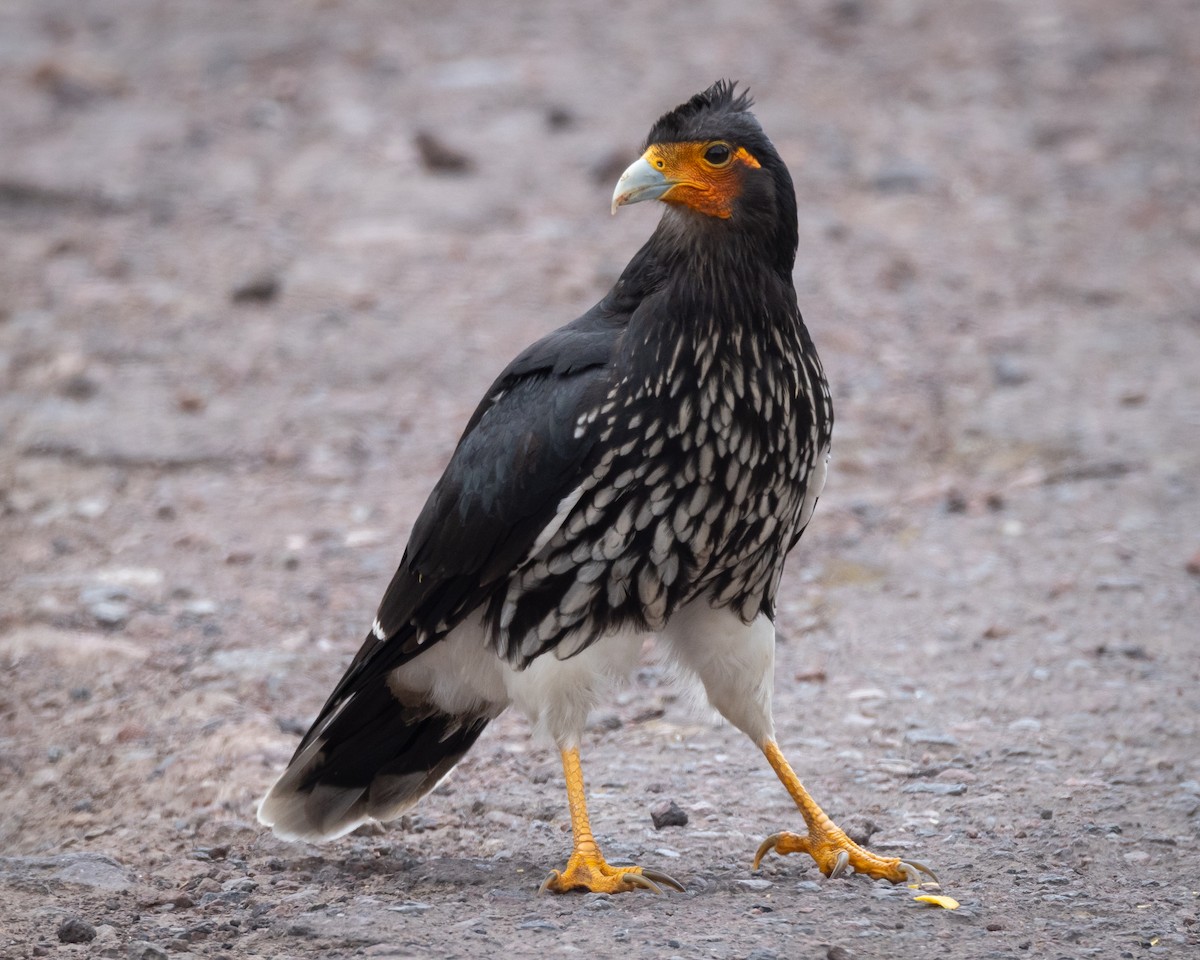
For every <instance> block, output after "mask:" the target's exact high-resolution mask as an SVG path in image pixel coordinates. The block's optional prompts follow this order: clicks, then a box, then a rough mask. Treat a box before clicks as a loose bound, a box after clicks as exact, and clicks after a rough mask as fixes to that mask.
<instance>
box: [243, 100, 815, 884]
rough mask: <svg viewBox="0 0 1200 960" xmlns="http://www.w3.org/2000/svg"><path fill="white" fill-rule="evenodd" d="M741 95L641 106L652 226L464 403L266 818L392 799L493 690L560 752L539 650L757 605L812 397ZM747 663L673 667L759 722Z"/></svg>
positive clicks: (331, 819)
mask: <svg viewBox="0 0 1200 960" xmlns="http://www.w3.org/2000/svg"><path fill="white" fill-rule="evenodd" d="M749 108H750V100H749V98H748V97H747V96H746V95H745V94H738V93H737V92H736V91H735V89H734V86H733V84H731V83H728V82H719V83H717V84H715V85H713V86H712V87H711V88H709V89H708V90H706V91H705V92H703V93H700V94H697V95H696V96H695V97H693V98H691V99H690V100H689V101H688V102H686V103H685V104H683V105H682V106H680V107H678V108H676V109H675V110H673V111H671V112H670V113H668V114H666V115H664V116H663V117H661V118H660V119H659V120H658V122H657V123H656V124H655V125H654V127H653V128H652V130H651V132H650V136H649V138H648V141H647V148H646V152H645V153H644V154H643V158H642V160H639V161H638V162H637V163H635V165H634V166H632V167H631V168H630V170H629V171H627V172H626V176H625V177H623V178H622V184H627V185H628V190H627V192H626V193H624V194H621V193H620V191H621V189H622V186H621V185H618V196H617V197H616V198H615V199H614V209H615V206H616V205H617V204H619V203H622V202H636V201H637V200H640V199H654V198H661V199H662V200H664V202H665V203H666V205H667V206H666V211H665V213H664V216H663V218H662V220H661V222H660V223H659V225H658V228H657V229H656V230H655V231H654V233H653V235H652V236H651V238H650V239H649V240H648V241H647V243H646V244H645V245H644V246H643V247H642V248H641V249H640V250H639V251H638V252H637V254H636V255H635V256H634V257H633V259H632V260H631V261H630V263H629V265H628V266H627V267H626V268H625V270H624V271H623V273H622V274H621V277H620V279H619V280H618V281H617V282H616V284H615V285H614V287H613V288H612V289H611V290H610V291H609V292H608V294H607V295H605V297H604V298H603V299H602V300H601V301H600V302H599V303H597V304H596V305H595V306H594V307H593V308H592V309H590V310H589V311H587V312H586V313H585V314H584V315H583V316H581V317H579V318H578V319H576V320H575V321H573V322H571V323H569V324H567V325H566V326H564V327H562V328H560V329H558V330H556V331H554V332H553V333H551V334H549V335H547V336H546V337H544V338H542V339H541V340H539V341H538V342H537V343H535V344H533V345H532V346H530V347H529V348H528V349H526V350H525V351H524V352H523V353H521V354H520V356H518V357H517V358H516V359H515V360H514V361H513V362H512V363H511V364H509V366H508V367H507V368H506V369H505V370H504V371H503V373H501V374H500V376H499V377H498V378H497V379H496V381H495V383H494V384H493V385H492V387H491V388H490V389H489V390H488V392H487V394H486V396H485V398H484V400H483V401H482V402H481V403H480V405H479V407H478V408H477V409H476V411H475V413H474V415H473V416H472V417H471V419H470V421H469V423H468V424H467V426H466V429H465V430H464V432H463V435H462V437H461V439H460V440H459V443H458V446H457V448H456V450H455V452H454V454H453V456H452V458H451V460H450V463H449V465H448V466H447V467H446V470H445V473H444V474H443V476H442V478H441V479H440V480H439V481H438V483H437V485H436V486H435V488H434V490H433V492H432V494H431V495H430V497H429V499H428V501H427V502H426V504H425V507H424V509H423V510H422V512H421V514H420V516H419V517H418V519H417V522H416V524H415V526H414V528H413V532H412V537H411V539H410V541H409V544H408V547H407V549H406V551H405V553H404V556H403V558H402V559H401V562H400V566H399V569H398V570H397V571H396V574H395V576H394V577H393V579H392V582H391V583H390V585H389V586H388V589H387V591H386V593H385V595H384V598H383V601H382V603H381V604H380V606H379V610H378V614H377V616H376V619H375V622H374V624H373V626H372V630H371V633H370V634H369V635H368V637H367V640H366V642H365V643H364V645H363V647H362V649H361V650H360V651H359V653H358V655H357V656H356V657H355V658H354V660H353V662H352V663H351V665H350V667H349V669H348V670H347V671H346V674H345V676H344V677H343V678H342V680H341V682H340V683H339V684H338V685H337V687H336V688H335V689H334V691H333V693H332V694H331V696H330V697H329V699H328V701H327V702H326V704H325V706H324V707H323V708H322V710H321V712H320V714H319V715H318V717H317V719H316V721H315V722H314V724H313V726H312V728H311V729H310V731H309V732H308V734H307V735H306V736H305V737H304V739H303V740H302V742H301V744H300V747H299V749H298V750H297V752H296V755H295V756H294V757H293V759H292V763H291V765H290V767H289V769H288V771H287V772H286V773H285V774H284V776H283V777H282V778H281V780H280V781H279V783H278V784H276V786H275V787H274V788H273V790H272V792H271V794H269V795H268V797H267V798H266V800H265V801H264V803H263V806H262V809H261V811H260V816H261V817H262V818H263V819H264V820H265V821H266V822H269V823H272V824H274V825H275V827H276V829H277V830H278V831H279V832H281V833H283V834H285V835H294V836H303V837H310V838H311V837H320V836H330V835H337V834H338V833H340V832H344V830H346V829H349V828H351V827H353V826H354V825H355V824H356V823H358V822H361V820H363V819H365V818H366V817H369V816H374V817H379V818H387V817H389V816H393V815H395V814H397V813H398V812H399V811H401V810H402V809H404V808H405V807H406V806H408V805H410V804H411V803H412V802H415V800H416V798H418V797H419V796H420V795H421V794H422V793H424V792H425V791H427V790H428V789H430V788H431V787H432V786H433V784H434V783H435V782H436V780H437V779H438V778H439V777H440V776H442V775H443V774H444V773H445V772H446V770H447V769H448V768H449V767H450V766H452V765H453V763H454V762H456V761H457V760H458V758H459V757H460V756H461V755H462V754H463V753H464V752H465V751H466V750H467V749H468V748H469V747H470V745H471V744H472V743H473V742H474V740H475V738H476V737H477V736H478V735H479V733H480V732H481V731H482V730H483V728H484V726H486V724H487V722H488V721H489V720H490V719H491V718H493V717H494V716H495V715H496V714H497V713H499V711H500V710H502V709H504V708H505V706H507V705H508V703H509V702H511V701H513V700H516V701H517V702H518V703H519V705H521V706H522V707H523V708H524V709H526V710H527V712H529V713H530V714H531V716H532V717H533V718H534V719H535V720H536V721H538V722H542V721H545V725H546V726H547V728H548V729H549V730H550V732H551V734H552V735H553V736H554V737H555V739H556V740H558V742H559V745H560V747H562V748H563V750H564V761H566V757H567V751H569V750H570V749H573V748H574V747H575V746H577V743H578V729H577V728H579V727H582V720H581V719H579V716H577V713H578V711H577V710H575V709H574V706H575V705H574V704H571V703H570V702H569V698H570V697H571V696H573V695H574V694H573V693H572V691H574V690H575V688H576V687H578V688H579V689H584V688H586V690H587V697H593V698H594V696H595V694H594V691H593V690H592V687H593V686H594V684H592V683H591V680H590V677H589V676H588V675H586V674H582V673H580V672H579V670H576V671H575V672H571V671H570V668H569V667H567V666H562V667H559V668H551V667H550V666H549V665H548V664H549V663H550V661H547V660H545V658H555V659H556V660H557V661H558V662H559V663H562V664H566V663H567V661H569V660H571V658H574V657H577V656H578V655H579V654H581V653H582V652H583V651H585V650H588V649H589V648H591V647H592V645H604V644H608V643H615V641H614V640H612V639H610V638H614V637H621V636H627V635H629V634H636V633H643V632H646V631H663V630H666V629H667V628H668V625H669V624H670V623H671V621H672V618H673V617H675V615H676V614H677V613H679V612H680V611H681V610H684V609H688V610H699V611H700V614H701V618H702V619H701V621H700V622H701V623H705V622H707V621H705V620H704V619H703V618H705V617H707V618H708V620H709V621H711V623H712V624H713V626H712V628H711V629H712V630H714V631H715V630H718V629H724V628H722V627H720V625H721V624H725V623H726V622H727V623H728V624H729V625H730V626H729V627H728V632H729V634H730V636H729V641H728V642H729V643H730V644H731V645H736V644H737V643H740V642H742V640H741V639H740V638H741V637H742V635H743V634H744V635H745V636H746V637H749V636H750V634H749V632H748V631H751V630H752V629H753V625H754V624H755V623H757V622H764V623H766V624H767V628H768V629H769V623H770V621H771V620H773V616H774V603H775V596H776V591H777V588H778V585H779V579H780V576H781V573H782V570H783V563H784V559H785V557H786V555H787V553H788V551H789V550H790V549H791V548H792V547H793V546H795V544H796V542H797V540H798V539H799V538H800V535H801V533H802V532H803V530H804V527H805V525H806V524H807V522H808V519H809V517H810V516H811V513H812V509H813V506H814V505H815V502H816V497H817V495H818V494H819V493H820V486H821V484H822V483H823V482H824V473H825V461H826V458H827V456H828V451H829V442H830V433H831V430H832V425H833V413H832V408H831V403H830V397H829V391H828V387H827V385H826V382H825V378H824V375H823V373H822V369H821V364H820V361H819V360H818V358H817V354H816V351H815V349H814V347H813V343H812V340H811V338H810V337H809V334H808V331H807V330H806V328H805V326H804V323H803V321H802V319H801V316H800V311H799V309H798V307H797V302H796V295H795V291H794V288H793V284H792V276H791V275H792V269H793V264H794V259H795V254H796V247H797V226H796V201H795V194H794V190H793V186H792V181H791V177H790V175H789V174H788V171H787V168H786V166H785V165H784V163H783V161H782V160H781V159H780V157H779V155H778V153H777V152H776V151H775V149H774V147H773V146H772V145H771V142H770V141H769V140H768V139H767V137H766V135H765V134H764V133H763V132H762V129H761V128H760V126H759V124H758V122H757V120H756V119H755V118H754V116H753V115H752V114H751V113H750V112H749ZM705 611H711V615H710V614H708V613H705ZM729 615H732V616H729ZM722 616H724V617H726V619H720V618H721V617H722ZM738 624H741V625H743V626H742V627H739V626H738ZM705 629H706V630H707V629H709V628H708V627H705ZM747 642H748V641H747ZM447 643H450V646H449V647H446V648H445V649H444V650H442V652H441V653H437V652H436V651H438V650H439V648H441V647H443V646H444V645H445V644H447ZM447 651H451V652H447ZM681 656H682V657H683V659H685V660H686V659H687V653H686V651H684V652H683V653H681ZM705 656H706V657H708V655H707V654H705ZM708 659H711V657H708ZM587 662H588V664H589V665H590V664H591V663H592V662H593V661H592V660H588V661H587ZM595 662H596V663H597V664H599V663H601V661H600V660H599V659H598V658H596V659H595ZM535 663H536V664H539V667H538V670H531V671H530V673H531V676H532V677H533V678H534V679H533V680H530V681H529V682H522V680H521V679H520V674H521V673H522V672H523V671H525V670H526V669H528V668H530V667H531V665H533V664H535ZM624 666H625V667H626V668H627V667H628V664H625V665H624ZM580 669H581V668H580ZM588 669H591V670H594V671H596V672H604V671H605V670H607V669H608V668H607V667H602V666H596V667H592V666H589V667H588ZM756 669H758V668H756ZM766 669H767V671H768V676H767V680H766V693H765V694H762V693H761V688H762V686H763V680H762V678H761V677H758V676H756V677H753V678H749V679H747V680H746V682H745V684H744V687H745V690H746V691H750V690H755V691H760V692H759V693H758V694H756V695H757V696H759V697H760V699H761V698H765V701H766V703H765V707H764V708H763V710H764V711H765V713H764V716H763V718H759V715H758V713H755V712H754V710H747V711H746V712H747V715H750V714H753V717H752V719H750V720H739V719H738V717H739V716H741V713H742V708H741V707H740V706H739V705H736V704H735V705H732V706H728V705H726V704H724V703H723V702H722V698H724V700H729V699H730V698H731V697H732V698H733V699H736V698H737V697H739V696H749V695H750V694H739V693H734V694H730V693H728V692H721V690H718V687H721V684H722V683H723V681H722V680H720V679H711V678H709V677H708V676H705V675H704V672H703V670H698V672H700V674H701V678H702V679H703V680H704V681H705V683H706V684H707V685H708V686H709V690H710V697H712V699H713V702H714V704H716V705H717V706H718V708H720V709H722V711H723V712H725V713H726V714H727V715H729V716H730V717H731V718H732V719H734V720H735V722H738V723H739V725H740V726H742V728H743V729H745V730H746V731H747V732H748V733H750V734H751V736H753V737H754V738H755V739H756V741H759V742H760V745H762V744H763V743H765V742H766V740H767V739H768V738H769V737H770V718H769V697H770V692H769V664H768V666H767V667H766ZM555 671H557V672H555ZM581 677H582V679H581ZM539 678H544V679H539ZM564 678H565V679H564ZM534 681H536V682H534ZM539 683H540V684H542V685H543V688H544V689H543V688H539V687H538V684H539ZM572 684H574V685H575V686H571V685H572ZM722 689H723V688H722ZM738 689H739V690H740V689H741V688H740V687H739V688H738ZM714 691H715V692H714ZM585 699H586V697H585ZM568 707H569V708H570V709H568ZM586 708H587V704H584V706H583V713H582V716H584V717H585V716H586ZM760 712H762V711H760ZM560 715H561V716H560ZM772 742H773V741H772ZM570 784H571V772H570V768H568V786H569V788H570ZM579 790H580V791H582V782H581V781H580V784H579ZM585 822H586V820H585ZM576 826H577V853H578V849H579V847H578V844H579V842H580V841H579V835H578V824H577V825H576ZM587 836H588V837H590V833H588V834H587ZM588 888H589V889H596V887H594V886H590V885H588Z"/></svg>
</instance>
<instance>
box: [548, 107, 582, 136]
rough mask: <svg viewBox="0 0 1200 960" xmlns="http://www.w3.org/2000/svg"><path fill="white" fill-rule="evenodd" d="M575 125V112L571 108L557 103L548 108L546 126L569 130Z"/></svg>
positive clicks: (552, 128)
mask: <svg viewBox="0 0 1200 960" xmlns="http://www.w3.org/2000/svg"><path fill="white" fill-rule="evenodd" d="M574 125H575V114H573V113H572V112H571V111H570V109H569V108H567V107H564V106H560V105H557V104H556V105H555V106H552V107H550V108H549V109H547V110H546V126H547V127H549V128H550V129H551V130H567V129H569V128H570V127H573V126H574Z"/></svg>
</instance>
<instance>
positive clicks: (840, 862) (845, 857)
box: [829, 850, 854, 880]
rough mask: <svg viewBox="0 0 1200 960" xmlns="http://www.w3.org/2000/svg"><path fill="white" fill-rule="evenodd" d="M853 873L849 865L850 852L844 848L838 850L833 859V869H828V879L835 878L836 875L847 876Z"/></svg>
mask: <svg viewBox="0 0 1200 960" xmlns="http://www.w3.org/2000/svg"><path fill="white" fill-rule="evenodd" d="M852 873H854V870H853V868H852V867H851V866H850V854H848V853H847V852H846V851H845V850H839V851H838V855H837V860H836V861H834V864H833V869H832V870H830V871H829V879H830V880H836V879H837V878H838V877H847V876H850V875H851V874H852Z"/></svg>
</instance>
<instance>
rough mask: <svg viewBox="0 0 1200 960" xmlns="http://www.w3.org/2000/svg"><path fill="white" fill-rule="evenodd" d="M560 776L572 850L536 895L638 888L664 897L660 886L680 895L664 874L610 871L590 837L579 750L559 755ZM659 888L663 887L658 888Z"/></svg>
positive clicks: (677, 886) (624, 869)
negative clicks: (564, 785)
mask: <svg viewBox="0 0 1200 960" xmlns="http://www.w3.org/2000/svg"><path fill="white" fill-rule="evenodd" d="M562 763H563V773H564V774H565V776H566V780H567V803H568V805H569V806H570V808H571V831H572V833H574V835H575V847H574V849H573V850H572V851H571V858H570V859H569V860H568V861H567V865H566V867H564V868H563V870H562V872H559V871H558V870H554V871H552V872H551V874H550V876H548V877H547V878H546V879H545V880H544V881H543V882H542V886H541V888H540V889H539V890H538V893H545V892H546V891H547V890H549V891H550V892H551V893H567V892H568V891H570V890H583V891H590V892H592V893H623V892H625V891H627V890H637V889H639V888H641V889H644V890H649V891H651V892H653V893H663V892H664V890H663V888H662V886H668V887H673V888H674V889H676V890H678V891H680V892H682V891H683V886H682V885H681V884H680V883H678V882H677V881H675V880H673V879H671V878H670V877H669V876H667V875H666V874H665V873H660V872H658V871H657V870H644V869H642V868H641V867H610V866H609V865H608V863H607V862H605V860H604V855H603V854H602V853H601V852H600V847H599V846H597V845H596V838H595V837H593V836H592V826H591V823H590V822H589V820H588V812H587V798H586V797H585V796H584V791H583V768H582V767H580V765H579V748H578V747H572V748H571V749H570V750H563V751H562ZM660 884H662V886H660Z"/></svg>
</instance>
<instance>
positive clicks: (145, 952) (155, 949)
mask: <svg viewBox="0 0 1200 960" xmlns="http://www.w3.org/2000/svg"><path fill="white" fill-rule="evenodd" d="M129 960H169V958H168V956H167V951H166V950H164V949H163V948H162V947H160V946H158V945H157V944H153V943H148V942H147V941H145V940H133V941H131V942H130V944H129Z"/></svg>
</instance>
